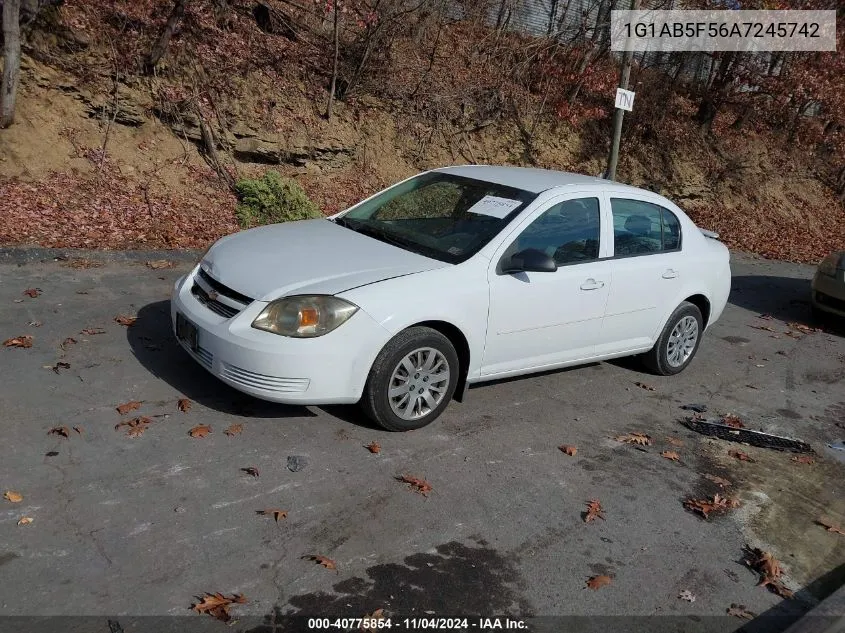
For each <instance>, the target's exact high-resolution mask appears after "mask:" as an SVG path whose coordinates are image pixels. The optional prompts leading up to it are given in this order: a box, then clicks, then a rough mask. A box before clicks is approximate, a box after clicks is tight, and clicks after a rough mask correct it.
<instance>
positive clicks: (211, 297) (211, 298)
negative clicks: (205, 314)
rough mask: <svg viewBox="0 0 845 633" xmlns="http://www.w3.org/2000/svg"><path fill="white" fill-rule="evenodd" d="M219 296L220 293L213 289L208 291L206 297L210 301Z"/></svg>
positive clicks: (215, 299)
mask: <svg viewBox="0 0 845 633" xmlns="http://www.w3.org/2000/svg"><path fill="white" fill-rule="evenodd" d="M219 296H220V295H219V294H218V293H216V292H214V291H213V290H212V291H211V292H209V293H208V298H209V300H210V301H217V297H219Z"/></svg>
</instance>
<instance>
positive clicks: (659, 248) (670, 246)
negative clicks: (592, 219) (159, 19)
mask: <svg viewBox="0 0 845 633" xmlns="http://www.w3.org/2000/svg"><path fill="white" fill-rule="evenodd" d="M610 208H611V211H612V212H613V252H614V255H615V256H616V257H628V256H631V255H648V254H651V253H664V252H667V251H675V250H678V249H680V248H681V224H680V222H679V221H678V218H677V217H676V216H675V214H674V213H672V212H671V211H669V210H668V209H664V208H663V207H661V206H658V205H656V204H652V203H650V202H643V201H642V200H626V199H624V198H611V200H610Z"/></svg>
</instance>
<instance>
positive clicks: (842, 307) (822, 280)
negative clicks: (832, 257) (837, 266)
mask: <svg viewBox="0 0 845 633" xmlns="http://www.w3.org/2000/svg"><path fill="white" fill-rule="evenodd" d="M812 289H813V295H812V301H813V306H814V307H815V308H817V309H819V310H822V311H824V312H828V313H830V314H836V315H838V316H841V317H845V272H843V271H842V270H837V276H836V277H831V276H829V275H824V274H822V273H820V272H817V273H816V276H815V277H813V283H812Z"/></svg>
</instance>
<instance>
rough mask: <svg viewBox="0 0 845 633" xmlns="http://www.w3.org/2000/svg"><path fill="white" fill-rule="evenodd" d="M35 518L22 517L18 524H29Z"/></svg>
mask: <svg viewBox="0 0 845 633" xmlns="http://www.w3.org/2000/svg"><path fill="white" fill-rule="evenodd" d="M33 521H34V519H33V518H32V517H21V518H20V519H18V525H29V524H30V523H32V522H33Z"/></svg>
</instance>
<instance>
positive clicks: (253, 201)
mask: <svg viewBox="0 0 845 633" xmlns="http://www.w3.org/2000/svg"><path fill="white" fill-rule="evenodd" d="M235 189H237V192H238V197H239V198H240V201H239V202H238V208H237V210H236V211H235V214H236V215H237V218H238V223H239V224H240V225H241V226H242V227H243V228H245V229H246V228H249V227H251V226H258V225H261V224H274V223H276V222H290V221H291V220H307V219H309V218H319V217H322V214H321V213H320V210H319V209H318V208H317V205H316V204H314V203H313V202H311V200H309V199H308V196H307V195H306V194H305V191H304V190H303V189H302V187H300V186H299V185H298V184H297V183H296V182H294V181H293V180H291V179H289V178H282V177H281V176H280V175H279V174H278V173H277V172H275V171H268V172H267V173H266V174H264V176H263V177H262V178H259V179H254V180H253V179H249V178H244V179H242V180H239V181H238V182H237V184H236V185H235Z"/></svg>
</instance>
